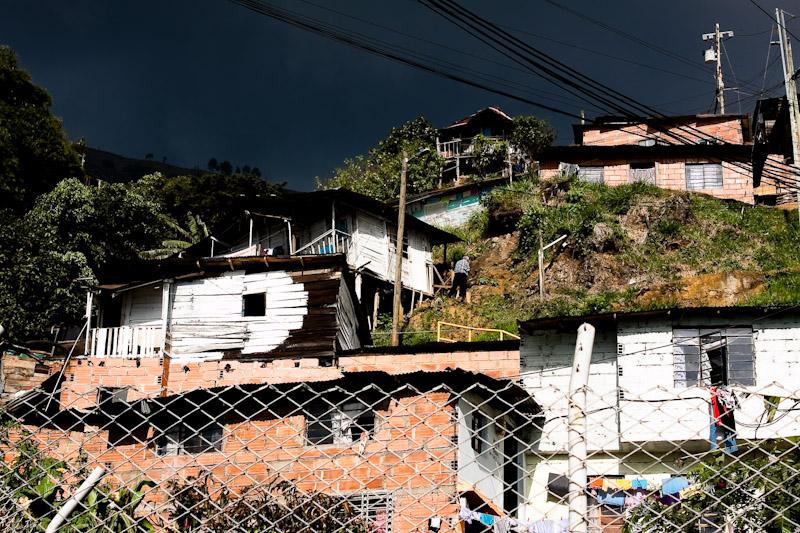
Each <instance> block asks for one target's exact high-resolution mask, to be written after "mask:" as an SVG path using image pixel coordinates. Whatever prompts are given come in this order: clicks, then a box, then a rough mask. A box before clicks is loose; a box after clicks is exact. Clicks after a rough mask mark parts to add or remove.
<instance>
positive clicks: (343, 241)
mask: <svg viewBox="0 0 800 533" xmlns="http://www.w3.org/2000/svg"><path fill="white" fill-rule="evenodd" d="M351 243H352V237H351V236H350V234H349V233H345V232H344V231H341V230H332V229H329V230H328V231H326V232H325V233H323V234H322V235H320V236H319V237H317V238H316V239H314V240H313V241H311V242H309V243H308V244H304V245H303V246H301V247H299V248H298V249H297V250H295V252H294V255H325V254H346V253H347V252H348V251H349V249H350V244H351Z"/></svg>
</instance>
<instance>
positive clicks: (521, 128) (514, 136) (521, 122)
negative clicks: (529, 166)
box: [511, 115, 556, 161]
mask: <svg viewBox="0 0 800 533" xmlns="http://www.w3.org/2000/svg"><path fill="white" fill-rule="evenodd" d="M555 138H556V134H555V131H554V130H553V128H552V126H550V123H549V122H547V121H546V120H542V119H540V118H536V117H532V116H526V115H520V116H518V117H516V118H514V129H513V131H512V132H511V144H512V145H514V146H516V147H517V148H518V149H519V150H521V151H522V153H523V154H524V155H525V157H526V158H527V159H528V161H535V160H536V159H537V157H538V156H539V154H540V153H541V152H542V151H543V150H544V149H546V148H548V147H549V146H550V145H551V144H553V141H554V140H555Z"/></svg>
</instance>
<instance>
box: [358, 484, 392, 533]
mask: <svg viewBox="0 0 800 533" xmlns="http://www.w3.org/2000/svg"><path fill="white" fill-rule="evenodd" d="M347 501H348V503H349V504H350V505H352V506H353V508H354V509H355V511H356V512H357V513H358V514H359V515H361V516H362V517H364V518H366V519H367V520H368V521H369V522H370V525H371V526H372V527H371V528H370V531H372V532H374V533H391V532H392V515H393V514H394V498H393V497H392V494H391V493H369V494H364V493H359V494H351V495H349V496H347Z"/></svg>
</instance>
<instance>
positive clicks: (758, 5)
mask: <svg viewBox="0 0 800 533" xmlns="http://www.w3.org/2000/svg"><path fill="white" fill-rule="evenodd" d="M750 3H751V4H753V5H754V6H756V7H757V8H758V10H759V11H761V12H762V13H764V14H765V15H766V16H767V18H769V20H773V21H774V20H775V19H774V18H772V15H770V14H769V12H768V11H767V10H766V9H764V8H763V7H761V4H759V3H758V2H756V0H750ZM783 29H784V31H785V32H786V33H788V34H789V35H791V36H792V37H794V38H795V39H797V40H798V41H800V37H798V36H797V35H795V34H794V33H792V32H791V31H789V28H787V27H786V26H784V27H783Z"/></svg>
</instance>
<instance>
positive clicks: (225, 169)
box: [219, 161, 233, 176]
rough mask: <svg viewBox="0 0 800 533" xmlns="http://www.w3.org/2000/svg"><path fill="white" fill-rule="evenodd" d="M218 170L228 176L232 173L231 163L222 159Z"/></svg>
mask: <svg viewBox="0 0 800 533" xmlns="http://www.w3.org/2000/svg"><path fill="white" fill-rule="evenodd" d="M219 171H220V172H222V173H223V174H225V175H226V176H230V175H231V174H232V173H233V165H231V162H230V161H223V162H222V163H220V164H219Z"/></svg>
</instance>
